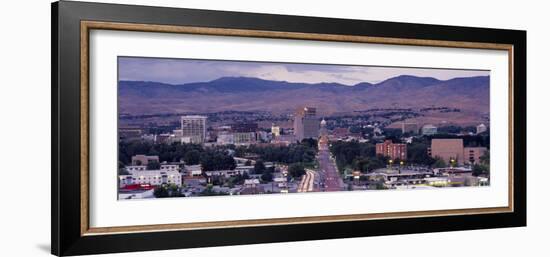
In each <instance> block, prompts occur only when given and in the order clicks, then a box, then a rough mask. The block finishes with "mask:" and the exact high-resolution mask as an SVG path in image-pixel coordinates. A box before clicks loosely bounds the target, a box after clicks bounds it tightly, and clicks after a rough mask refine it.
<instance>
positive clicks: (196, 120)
mask: <svg viewBox="0 0 550 257" xmlns="http://www.w3.org/2000/svg"><path fill="white" fill-rule="evenodd" d="M181 136H182V137H181V142H182V143H193V144H202V143H204V142H205V141H206V116H198V115H187V116H182V117H181Z"/></svg>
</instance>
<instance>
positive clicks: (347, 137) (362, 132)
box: [113, 56, 491, 200]
mask: <svg viewBox="0 0 550 257" xmlns="http://www.w3.org/2000/svg"><path fill="white" fill-rule="evenodd" d="M117 86H118V91H117V92H118V96H117V97H118V99H117V102H118V103H117V104H118V138H117V140H118V170H117V181H118V199H119V200H129V199H155V198H169V197H172V198H175V197H199V196H227V197H229V196H238V195H261V194H290V193H321V192H344V191H370V190H421V189H429V190H434V191H437V190H444V189H446V188H460V187H482V186H490V182H491V177H490V127H489V124H490V110H489V106H490V99H489V98H490V97H489V96H490V71H488V70H462V69H443V68H438V67H429V68H426V67H385V66H359V65H342V64H308V63H281V62H258V61H227V60H203V59H176V58H153V57H131V56H119V57H118V85H117ZM113 172H114V171H113ZM435 193H437V192H435Z"/></svg>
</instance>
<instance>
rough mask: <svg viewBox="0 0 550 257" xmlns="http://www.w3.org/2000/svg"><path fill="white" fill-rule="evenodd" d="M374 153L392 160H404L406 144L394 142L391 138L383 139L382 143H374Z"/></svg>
mask: <svg viewBox="0 0 550 257" xmlns="http://www.w3.org/2000/svg"><path fill="white" fill-rule="evenodd" d="M376 154H377V155H383V156H387V157H390V159H392V160H396V159H399V160H406V159H407V145H406V144H394V143H393V142H392V141H391V140H385V141H384V142H383V143H378V144H376Z"/></svg>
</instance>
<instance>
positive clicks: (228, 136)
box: [216, 131, 235, 145]
mask: <svg viewBox="0 0 550 257" xmlns="http://www.w3.org/2000/svg"><path fill="white" fill-rule="evenodd" d="M216 143H218V144H220V145H232V144H235V135H234V134H232V133H229V132H225V131H224V132H220V133H218V138H217V139H216Z"/></svg>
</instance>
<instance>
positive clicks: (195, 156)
mask: <svg viewBox="0 0 550 257" xmlns="http://www.w3.org/2000/svg"><path fill="white" fill-rule="evenodd" d="M200 160H201V153H200V152H199V151H197V150H191V151H188V152H186V153H185V155H184V156H183V161H184V162H185V164H186V165H196V164H199V162H200Z"/></svg>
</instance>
